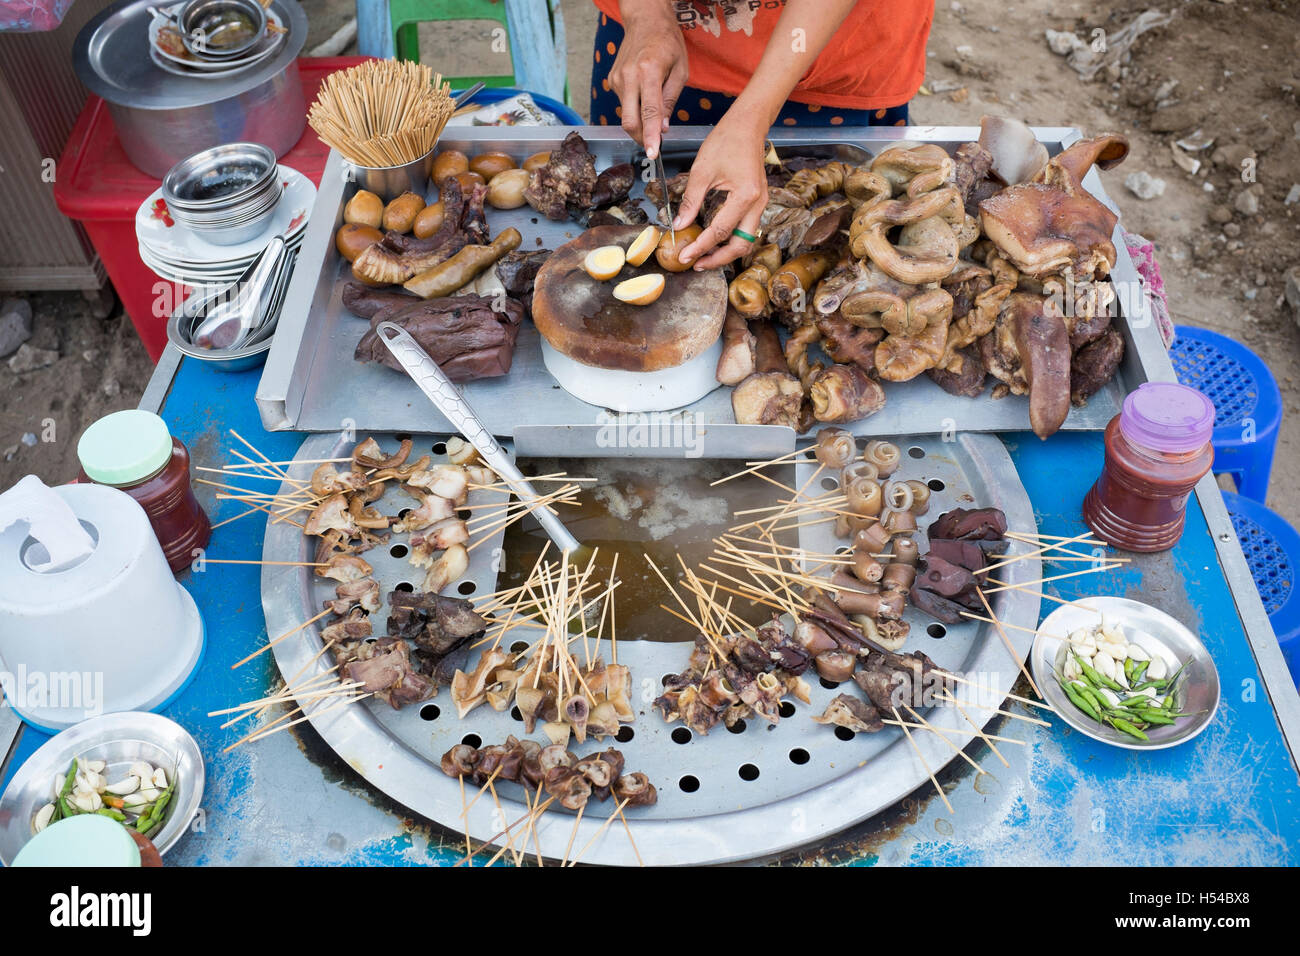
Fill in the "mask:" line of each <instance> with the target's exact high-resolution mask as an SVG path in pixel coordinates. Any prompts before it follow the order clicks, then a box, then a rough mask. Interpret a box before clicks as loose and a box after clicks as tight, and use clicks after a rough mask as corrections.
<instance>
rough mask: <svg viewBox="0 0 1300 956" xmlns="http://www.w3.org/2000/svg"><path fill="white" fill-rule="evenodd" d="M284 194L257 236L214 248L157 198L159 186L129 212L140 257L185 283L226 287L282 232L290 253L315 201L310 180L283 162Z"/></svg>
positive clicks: (164, 275)
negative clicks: (133, 217) (132, 218)
mask: <svg viewBox="0 0 1300 956" xmlns="http://www.w3.org/2000/svg"><path fill="white" fill-rule="evenodd" d="M280 181H281V183H282V184H283V188H284V193H283V196H282V197H281V199H280V203H279V205H278V206H277V207H276V210H275V215H273V216H272V217H271V218H270V219H269V220H268V221H267V224H266V228H265V229H264V230H263V231H262V233H261V234H260V235H257V236H253V237H252V238H250V239H245V240H244V241H243V242H241V243H239V244H238V245H233V246H218V245H215V244H213V243H211V242H208V241H207V240H206V239H204V238H203V237H202V236H200V235H199V234H198V233H196V232H194V231H193V230H192V229H190V228H188V227H187V226H185V225H184V224H183V223H180V222H177V221H176V219H175V218H174V217H173V216H172V214H171V211H170V210H169V209H168V208H167V203H166V201H164V199H163V198H162V189H161V188H159V189H156V190H154V192H152V193H150V195H149V198H148V199H146V200H145V201H144V203H143V204H141V206H140V208H139V209H138V210H137V211H136V214H135V236H136V239H137V240H138V241H139V243H140V259H141V261H143V262H144V264H145V265H147V266H148V267H149V268H150V269H152V270H153V271H154V272H155V273H156V274H157V275H158V276H160V277H161V278H163V279H166V280H167V281H169V282H179V283H182V284H184V285H188V286H212V287H220V286H225V285H229V284H230V283H232V282H234V281H235V280H236V279H238V278H239V277H240V276H241V275H243V273H244V270H245V269H247V268H248V266H249V265H250V264H251V263H252V261H253V260H254V259H255V258H257V254H258V253H259V252H261V251H262V250H263V249H264V248H266V244H267V243H268V242H270V241H271V238H272V237H273V236H278V235H280V234H281V233H283V234H284V235H285V237H286V240H287V245H288V247H289V249H291V250H294V251H296V250H297V249H298V246H299V245H301V244H302V237H303V235H304V233H305V231H306V229H307V217H308V216H310V215H311V207H312V204H313V203H315V201H316V187H315V186H314V185H313V184H312V181H311V180H310V179H308V178H307V177H306V176H304V175H303V174H302V173H300V172H298V171H297V170H296V169H291V168H290V167H288V166H285V165H281V166H280Z"/></svg>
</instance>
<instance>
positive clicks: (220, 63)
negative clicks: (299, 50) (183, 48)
mask: <svg viewBox="0 0 1300 956" xmlns="http://www.w3.org/2000/svg"><path fill="white" fill-rule="evenodd" d="M182 6H183V4H179V3H178V4H176V5H175V6H173V7H169V8H164V12H166V13H171V14H176V13H179V12H180V9H181V7H182ZM266 19H267V22H268V23H273V24H275V25H276V26H277V27H283V26H284V23H283V22H282V21H281V20H280V17H279V16H278V15H276V13H275V12H274V11H272V10H267V11H266ZM168 22H169V21H167V20H164V19H162V18H160V17H153V18H151V19H150V21H149V51H150V53H151V54H153V53H156V54H157V56H155V57H154V62H155V63H157V64H158V65H159V66H161V67H162V68H163V69H165V70H167V71H168V72H169V73H178V71H177V70H173V69H168V68H167V67H166V66H163V63H162V62H159V61H167V62H170V63H173V64H177V65H179V66H182V67H185V68H186V70H185V72H184V73H182V74H179V75H182V76H193V75H194V74H195V73H228V72H230V71H231V70H237V69H240V68H242V67H245V66H251V65H252V64H254V63H256V62H257V61H258V60H262V59H265V58H266V57H268V56H270V55H271V54H272V53H274V52H275V51H276V50H277V49H278V48H279V46H280V41H282V40H283V39H284V38H285V36H286V35H287V34H283V33H272V32H270V31H267V32H266V33H263V35H262V39H261V40H259V41H258V43H257V45H256V46H255V47H253V48H252V49H251V50H249V51H248V52H247V53H245V54H244V55H243V56H239V57H236V58H234V59H232V60H198V59H194V60H191V59H187V58H185V57H183V56H174V55H173V54H171V53H168V52H167V51H166V50H164V49H163V48H162V47H160V46H159V45H158V32H159V31H160V30H161V29H162V28H163V27H164V26H166V25H167V23H168Z"/></svg>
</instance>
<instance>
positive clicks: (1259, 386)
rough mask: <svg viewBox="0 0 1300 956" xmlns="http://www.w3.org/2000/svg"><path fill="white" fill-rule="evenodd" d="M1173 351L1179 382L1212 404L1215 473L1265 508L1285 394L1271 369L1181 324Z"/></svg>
mask: <svg viewBox="0 0 1300 956" xmlns="http://www.w3.org/2000/svg"><path fill="white" fill-rule="evenodd" d="M1175 332H1176V333H1177V337H1176V338H1175V339H1174V344H1173V345H1172V346H1170V348H1169V359H1170V361H1172V362H1173V363H1174V372H1176V373H1177V375H1178V381H1180V382H1182V383H1183V384H1184V385H1190V386H1192V387H1193V388H1198V389H1200V390H1201V391H1202V392H1204V393H1205V394H1206V395H1208V396H1209V397H1210V401H1212V402H1214V410H1215V418H1214V471H1215V473H1216V474H1223V473H1225V472H1226V473H1227V474H1230V475H1232V477H1233V480H1234V481H1235V482H1236V484H1237V490H1238V491H1239V492H1240V493H1241V494H1243V495H1245V496H1246V497H1247V498H1253V499H1255V500H1256V501H1258V502H1259V503H1260V504H1263V503H1264V502H1265V501H1266V500H1267V497H1268V478H1269V473H1270V472H1271V471H1272V470H1273V452H1274V450H1275V449H1276V448H1277V431H1278V427H1279V426H1280V425H1281V424H1282V393H1281V391H1279V390H1278V387H1277V381H1276V380H1275V379H1274V378H1273V373H1272V372H1270V371H1269V370H1268V366H1267V365H1265V364H1264V362H1263V360H1262V359H1260V357H1259V356H1258V355H1256V354H1255V353H1254V352H1252V351H1251V350H1250V349H1248V348H1246V346H1244V345H1241V344H1240V343H1238V342H1234V341H1233V340H1232V339H1230V338H1228V337H1227V336H1225V335H1219V334H1218V333H1217V332H1210V331H1208V330H1206V329H1195V328H1192V327H1191V326H1187V325H1180V326H1177V327H1176V328H1175Z"/></svg>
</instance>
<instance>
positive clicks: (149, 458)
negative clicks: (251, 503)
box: [77, 409, 212, 572]
mask: <svg viewBox="0 0 1300 956" xmlns="http://www.w3.org/2000/svg"><path fill="white" fill-rule="evenodd" d="M77 458H78V459H79V460H80V461H81V474H80V475H79V480H81V481H92V482H95V483H96V484H100V485H110V486H112V487H114V488H118V489H120V490H122V491H124V492H126V493H127V494H128V495H130V496H131V497H132V498H134V499H135V500H136V501H138V502H139V503H140V506H141V507H142V508H144V512H145V514H146V515H148V517H149V523H150V524H151V525H152V526H153V532H154V534H155V535H156V536H157V538H158V543H159V544H160V545H162V549H163V554H164V555H165V556H166V557H167V563H168V564H169V565H170V566H171V569H172V571H173V572H175V571H179V570H181V569H182V568H184V567H185V566H186V565H188V564H189V563H190V562H191V561H193V560H194V554H193V552H194V550H195V549H196V548H202V547H204V546H206V545H207V543H208V539H209V538H210V537H212V524H211V522H209V521H208V515H207V513H206V512H205V511H204V510H203V506H202V505H200V504H199V502H198V499H197V498H195V497H194V490H193V488H192V487H191V486H190V453H189V450H188V449H186V447H185V446H184V445H183V444H182V443H181V442H180V441H179V440H178V439H175V438H172V435H171V432H170V431H168V430H167V423H166V422H164V421H163V420H162V419H161V418H159V417H158V416H157V415H155V414H154V413H153V412H146V411H142V410H140V409H128V410H127V411H121V412H114V413H113V414H111V415H105V416H104V417H103V418H101V419H100V420H99V421H97V422H95V423H94V424H92V425H91V426H90V427H89V428H87V429H86V430H85V432H83V433H82V436H81V439H80V440H79V441H78V442H77Z"/></svg>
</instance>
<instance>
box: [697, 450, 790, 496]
mask: <svg viewBox="0 0 1300 956" xmlns="http://www.w3.org/2000/svg"><path fill="white" fill-rule="evenodd" d="M812 447H813V446H812V445H809V446H808V447H807V448H796V449H795V450H794V451H792V452H787V453H786V454H784V455H779V456H777V457H776V458H771V459H768V460H767V461H760V462H746V463H745V464H747V465H753V467H752V468H746V469H745V470H744V471H738V472H736V473H735V474H734V475H728V476H727V477H725V478H719V479H718V480H717V481H711V482H709V487H710V488H712V487H714V486H715V485H720V484H722V483H723V482H726V481H731V479H732V478H739V477H740V476H741V475H750V474H753V473H754V472H756V471H758V470H759V469H760V468H767V467H769V466H771V465H775V464H779V463H780V462H783V461H789V460H790V459H791V458H794V457H795V456H796V455H802V454H804V453H805V452H807V451H808V450H809V449H811V448H812Z"/></svg>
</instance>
